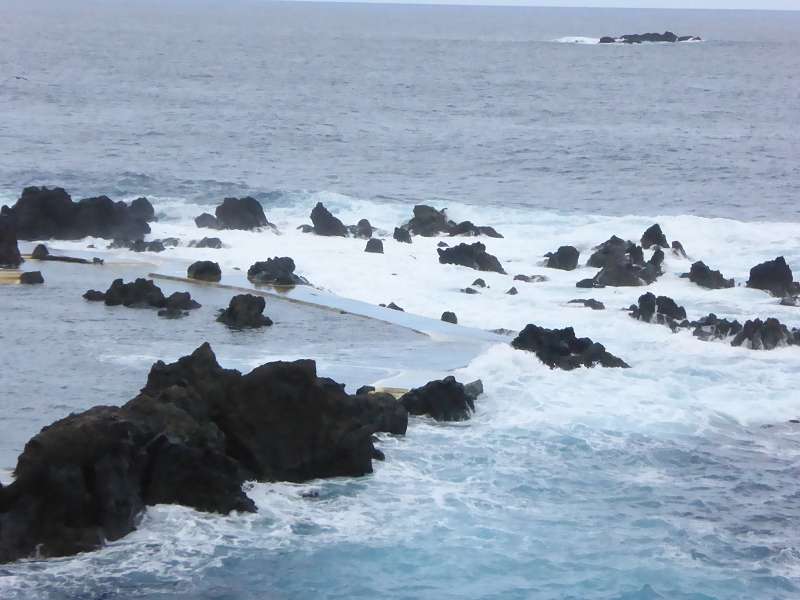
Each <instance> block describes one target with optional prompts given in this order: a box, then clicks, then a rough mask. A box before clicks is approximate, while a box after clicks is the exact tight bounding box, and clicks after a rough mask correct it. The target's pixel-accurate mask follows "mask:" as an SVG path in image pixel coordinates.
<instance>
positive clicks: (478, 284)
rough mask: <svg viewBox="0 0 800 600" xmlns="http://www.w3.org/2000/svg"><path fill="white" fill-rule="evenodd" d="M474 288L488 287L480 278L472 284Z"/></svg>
mask: <svg viewBox="0 0 800 600" xmlns="http://www.w3.org/2000/svg"><path fill="white" fill-rule="evenodd" d="M472 286H473V287H479V288H485V287H486V282H485V281H484V280H483V279H482V278H480V277H478V278H477V279H476V280H475V281H473V282H472Z"/></svg>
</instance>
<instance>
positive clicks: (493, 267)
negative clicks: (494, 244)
mask: <svg viewBox="0 0 800 600" xmlns="http://www.w3.org/2000/svg"><path fill="white" fill-rule="evenodd" d="M436 251H437V252H438V253H439V262H440V263H442V264H443V265H463V266H465V267H469V268H470V269H477V270H478V271H494V272H495V273H505V270H503V267H502V266H501V265H500V261H499V260H497V257H496V256H492V255H491V254H489V253H488V252H486V246H484V245H483V244H481V243H480V242H475V243H474V244H463V243H462V244H459V245H458V246H453V247H452V248H437V249H436Z"/></svg>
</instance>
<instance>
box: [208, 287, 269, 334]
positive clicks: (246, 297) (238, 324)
mask: <svg viewBox="0 0 800 600" xmlns="http://www.w3.org/2000/svg"><path fill="white" fill-rule="evenodd" d="M266 305H267V302H266V300H264V297H263V296H254V295H253V294H239V295H238V296H234V297H233V298H231V301H230V304H229V305H228V308H225V309H222V310H220V311H219V316H218V317H217V321H219V322H220V323H225V325H227V326H228V327H230V328H232V329H255V328H258V327H268V326H270V325H272V319H270V318H269V317H267V316H265V315H264V308H265V307H266Z"/></svg>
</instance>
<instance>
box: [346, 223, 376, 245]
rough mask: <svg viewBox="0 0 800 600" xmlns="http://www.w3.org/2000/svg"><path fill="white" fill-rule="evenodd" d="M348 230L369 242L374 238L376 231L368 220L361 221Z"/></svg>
mask: <svg viewBox="0 0 800 600" xmlns="http://www.w3.org/2000/svg"><path fill="white" fill-rule="evenodd" d="M347 230H348V231H349V232H350V233H351V234H352V235H353V236H355V237H357V238H362V239H365V240H368V239H369V238H371V237H372V234H373V233H374V231H375V229H374V228H373V227H372V224H371V223H370V222H369V221H367V220H366V219H361V220H359V222H358V223H357V224H355V225H350V226H349V227H348V228H347Z"/></svg>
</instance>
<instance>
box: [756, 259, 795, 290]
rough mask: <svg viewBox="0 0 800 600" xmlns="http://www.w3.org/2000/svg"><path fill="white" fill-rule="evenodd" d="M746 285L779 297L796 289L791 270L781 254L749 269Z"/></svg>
mask: <svg viewBox="0 0 800 600" xmlns="http://www.w3.org/2000/svg"><path fill="white" fill-rule="evenodd" d="M747 287H751V288H756V289H759V290H765V291H767V292H770V293H771V294H772V295H774V296H778V297H779V298H780V297H783V296H790V295H792V293H793V292H796V291H797V285H796V284H795V283H794V282H793V276H792V270H791V269H790V268H789V265H787V264H786V260H785V259H784V258H783V257H782V256H779V257H778V258H776V259H775V260H768V261H766V262H763V263H761V264H758V265H756V266H755V267H753V268H752V269H750V278H749V279H748V280H747Z"/></svg>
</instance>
